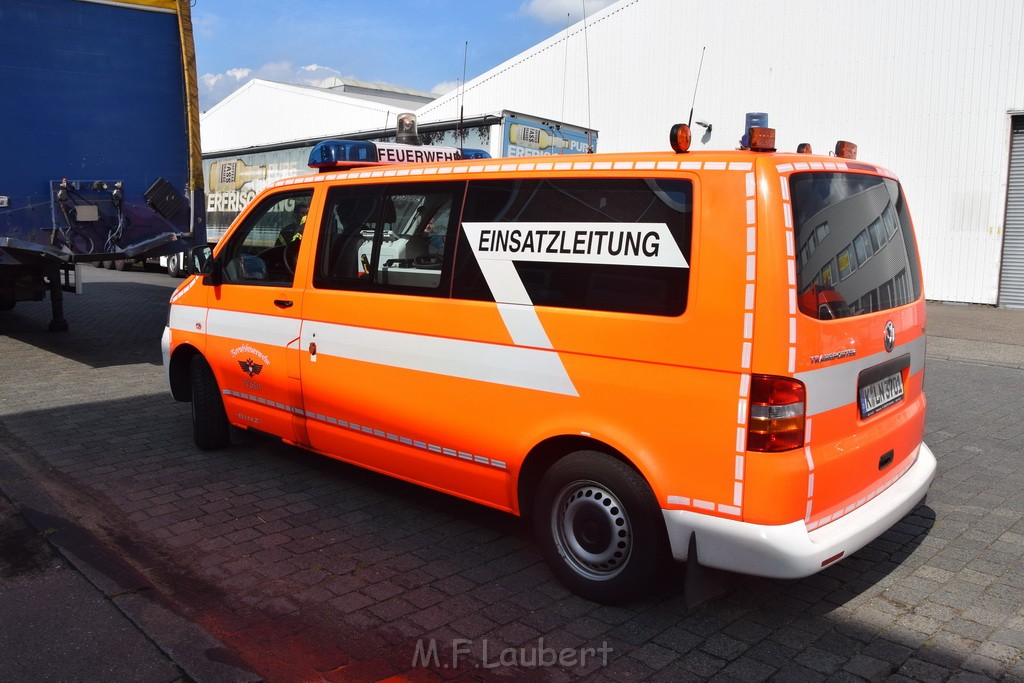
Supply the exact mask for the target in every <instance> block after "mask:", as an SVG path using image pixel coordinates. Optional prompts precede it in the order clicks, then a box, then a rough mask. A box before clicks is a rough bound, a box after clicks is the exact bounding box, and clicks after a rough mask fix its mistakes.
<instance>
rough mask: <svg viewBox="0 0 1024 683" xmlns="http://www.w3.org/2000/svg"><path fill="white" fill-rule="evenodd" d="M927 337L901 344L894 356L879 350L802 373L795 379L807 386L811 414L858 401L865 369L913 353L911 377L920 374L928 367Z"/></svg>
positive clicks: (895, 349)
mask: <svg viewBox="0 0 1024 683" xmlns="http://www.w3.org/2000/svg"><path fill="white" fill-rule="evenodd" d="M925 344H926V339H925V337H923V336H922V337H918V338H917V339H915V340H914V341H911V342H907V343H906V344H900V345H899V346H897V347H896V348H894V349H893V350H892V353H886V352H885V351H879V352H878V353H876V354H874V355H871V356H866V357H864V358H854V359H852V360H848V361H845V362H843V363H839V364H838V365H831V366H828V367H824V368H818V369H815V370H807V371H805V372H798V373H796V375H794V377H795V378H796V379H798V380H800V381H801V382H803V383H804V385H805V386H806V387H807V415H808V416H811V415H817V414H819V413H826V412H828V411H830V410H834V409H836V408H841V407H842V406H845V405H849V404H851V403H856V402H857V377H858V375H860V373H861V371H862V370H867V369H868V368H871V367H874V366H875V365H878V364H879V363H884V362H885V361H887V360H889V359H891V358H896V357H897V356H901V355H903V354H906V353H909V354H910V374H911V375H916V374H917V373H918V372H920V371H921V370H922V369H923V368H924V353H925Z"/></svg>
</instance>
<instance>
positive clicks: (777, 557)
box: [662, 443, 936, 579]
mask: <svg viewBox="0 0 1024 683" xmlns="http://www.w3.org/2000/svg"><path fill="white" fill-rule="evenodd" d="M935 468H936V461H935V456H934V455H933V454H932V452H931V449H929V448H928V446H927V445H926V444H924V443H922V444H921V446H920V448H919V450H918V454H917V460H916V461H915V462H914V464H913V466H912V467H911V468H910V469H909V470H908V471H907V473H906V474H904V475H903V476H902V477H901V478H900V479H899V481H897V482H896V483H894V484H893V485H892V486H890V487H889V488H888V489H886V490H885V491H884V492H883V493H881V494H880V495H879V496H877V497H876V498H874V499H873V500H871V501H870V502H868V503H866V504H865V505H863V506H862V507H860V508H857V509H856V510H854V511H853V512H851V513H850V514H848V515H845V516H844V517H841V518H840V519H838V520H836V521H835V522H832V523H831V524H826V525H824V526H822V527H819V528H817V529H815V530H814V531H812V532H808V531H807V526H806V525H805V524H804V521H803V520H800V521H796V522H792V523H790V524H782V525H778V526H766V525H761V524H750V523H747V522H740V521H737V520H734V519H724V518H721V517H712V516H710V515H704V514H700V513H697V512H692V511H689V510H662V514H663V515H664V517H665V526H666V528H667V530H668V536H669V541H670V543H671V545H672V555H673V557H675V559H677V560H686V555H687V551H688V547H689V541H690V534H691V533H696V534H697V557H698V561H699V562H700V564H702V565H704V566H708V567H716V568H718V569H726V570H729V571H735V572H742V573H744V574H752V575H754V576H764V577H768V578H774V579H799V578H802V577H805V576H810V575H811V574H814V573H815V572H818V571H821V569H822V564H821V563H822V562H824V561H825V560H827V559H829V558H832V557H835V556H836V555H837V554H839V553H843V558H846V557H849V556H850V555H852V554H853V553H855V552H856V551H858V550H860V549H861V548H863V547H864V546H865V545H867V544H868V543H870V542H871V541H873V540H874V539H876V538H878V537H879V536H881V535H882V534H883V533H884V532H885V531H887V530H888V529H889V528H891V527H892V526H893V525H894V524H896V522H898V521H899V520H901V519H903V517H905V516H906V515H907V514H908V513H909V512H910V511H911V510H913V509H914V507H915V506H916V505H917V504H918V503H919V502H921V500H922V499H923V498H924V496H925V494H926V493H927V491H928V486H929V485H930V484H931V481H932V479H933V478H934V477H935Z"/></svg>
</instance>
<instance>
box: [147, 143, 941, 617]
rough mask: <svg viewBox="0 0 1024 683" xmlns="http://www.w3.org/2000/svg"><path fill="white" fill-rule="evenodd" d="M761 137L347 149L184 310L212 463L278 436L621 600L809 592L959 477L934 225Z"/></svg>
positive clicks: (242, 230) (189, 297) (586, 588)
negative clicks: (393, 484)
mask: <svg viewBox="0 0 1024 683" xmlns="http://www.w3.org/2000/svg"><path fill="white" fill-rule="evenodd" d="M749 134H750V137H749V144H748V145H747V146H746V148H743V149H739V150H731V151H714V152H711V151H702V152H689V151H687V149H686V147H687V140H688V129H686V127H685V126H677V127H675V128H674V129H673V135H672V143H673V146H674V148H675V151H671V152H668V151H667V152H654V153H651V152H645V153H634V154H592V155H585V156H564V157H542V158H530V159H491V158H469V159H467V158H463V157H466V156H473V155H466V154H463V153H460V151H459V150H445V149H440V150H439V149H436V148H426V147H424V148H420V149H419V150H418V151H417V150H412V151H410V150H399V149H397V148H396V147H395V146H394V145H391V146H388V145H375V144H374V143H369V142H360V141H350V140H333V141H326V142H323V143H321V144H320V145H318V146H317V147H316V148H315V149H314V150H313V152H312V154H311V159H310V165H311V166H312V167H314V168H317V169H319V172H317V173H315V174H313V175H308V176H304V177H299V178H289V179H286V180H281V181H279V182H277V183H276V184H274V185H273V186H272V187H270V188H268V189H267V190H266V191H264V192H263V193H262V194H261V195H260V196H259V197H258V198H257V199H256V200H255V201H253V202H251V203H250V204H249V206H248V207H247V208H246V210H245V211H244V212H243V213H242V214H241V215H240V216H239V217H238V219H237V220H236V221H235V223H234V224H233V226H232V227H231V229H230V230H229V232H228V233H227V235H226V236H225V238H224V239H222V240H221V242H220V243H219V244H218V245H217V247H216V249H215V250H213V251H212V252H211V251H210V249H209V248H202V249H197V250H196V251H195V252H194V253H193V259H194V265H195V266H196V267H197V268H199V269H201V274H199V275H193V276H192V277H191V278H189V279H188V280H187V281H185V282H184V283H183V284H182V285H181V286H180V287H179V288H178V289H177V291H176V292H175V293H174V295H173V296H172V298H171V306H170V316H169V323H168V326H167V329H166V331H165V333H164V337H163V353H164V364H165V368H166V372H167V377H168V381H169V383H170V388H171V391H172V393H173V395H174V397H175V398H176V399H177V400H179V401H191V403H192V415H193V423H194V433H195V441H196V443H197V444H198V445H199V447H200V448H204V449H212V448H219V447H223V446H227V445H228V444H229V441H230V438H229V437H230V430H231V429H232V428H239V429H245V430H252V431H257V432H261V433H263V434H268V435H271V436H273V437H276V438H278V439H281V440H282V441H284V442H286V443H289V444H294V445H296V446H300V447H302V448H306V449H308V450H311V451H315V452H317V453H321V454H324V455H328V456H330V457H333V458H338V459H340V460H344V461H347V462H350V463H355V464H357V465H361V466H363V467H366V468H369V469H372V470H375V471H378V472H383V473H386V474H389V475H391V476H395V477H398V478H401V479H404V480H406V481H410V482H415V483H418V484H422V485H424V486H428V487H430V488H433V489H436V490H438V491H444V492H446V493H450V494H453V495H456V496H460V497H462V498H465V499H468V500H472V501H476V502H478V503H480V504H483V505H488V506H491V507H494V508H498V509H500V510H505V511H508V512H510V513H513V514H517V515H530V516H532V518H533V520H534V524H535V528H536V533H537V538H538V543H539V544H540V547H541V549H542V551H543V554H544V556H545V558H546V559H547V561H548V563H549V564H550V565H551V568H552V570H553V571H554V573H555V574H556V575H557V576H558V577H559V578H560V579H561V580H562V581H563V582H564V583H565V584H566V585H567V586H568V587H569V588H570V589H572V590H573V591H576V592H577V593H579V594H581V595H584V596H586V597H588V598H591V599H595V600H599V601H604V602H614V601H619V600H623V599H625V598H627V597H629V596H630V595H633V594H635V593H636V592H637V591H639V590H643V589H645V588H646V587H647V586H648V585H649V582H650V580H651V579H653V578H654V576H655V574H656V572H657V571H658V570H659V569H660V568H661V567H662V566H663V564H664V563H663V560H667V559H668V558H675V559H676V560H688V561H690V562H699V563H700V565H704V566H711V567H716V568H722V569H727V570H734V571H738V572H744V573H748V574H755V575H761V576H766V577H780V578H797V577H803V576H807V575H810V574H813V573H814V572H817V571H820V570H821V569H822V568H824V567H827V566H829V565H830V564H831V563H833V562H835V561H837V560H839V559H841V558H843V557H846V556H848V555H850V554H851V553H853V552H855V551H856V550H858V549H859V548H861V547H863V546H864V545H865V544H867V543H869V542H870V541H871V540H873V539H874V538H876V537H877V536H878V535H880V534H881V533H882V532H884V531H885V530H886V529H888V528H889V527H890V526H892V525H893V524H894V523H896V522H897V521H898V520H899V519H901V518H902V517H903V516H904V515H906V514H907V513H908V512H910V511H911V510H912V509H913V508H914V507H915V506H916V505H917V504H918V503H919V502H920V501H921V500H922V499H923V498H924V496H925V494H926V491H927V489H928V486H929V484H930V482H931V480H932V478H933V476H934V473H935V466H936V462H935V458H934V456H933V455H932V453H931V451H930V450H929V448H928V447H927V446H926V445H925V444H924V442H923V440H922V438H923V433H924V424H925V395H924V391H923V389H922V383H923V380H924V365H925V303H924V298H923V295H922V285H921V270H920V265H919V259H918V250H917V246H916V242H915V237H914V233H913V228H912V224H911V219H910V214H909V211H908V208H907V203H906V198H905V197H904V194H903V192H902V190H901V188H900V184H899V182H898V181H897V180H896V178H895V177H894V175H893V174H892V173H891V172H890V171H888V170H886V169H884V168H881V167H879V166H876V165H874V164H870V163H864V162H861V161H857V160H856V159H852V158H848V157H846V156H831V155H829V156H825V155H813V154H795V153H780V152H776V151H775V150H774V149H773V147H774V138H773V133H772V131H771V130H770V129H767V128H759V127H755V128H752V129H750V130H749ZM838 149H839V150H840V152H841V153H842V150H843V149H845V148H838ZM477 156H479V155H477ZM380 158H388V159H397V158H405V159H415V160H419V161H420V162H422V163H406V164H395V163H381V162H379V161H378V160H379V159H380ZM300 216H304V217H305V220H304V223H302V225H301V226H300V225H299V223H298V222H297V220H301V219H300V218H298V217H300ZM282 235H284V237H283V238H282ZM823 292H827V295H826V294H823ZM840 302H841V304H842V305H839V303H840ZM693 553H695V554H696V557H693V556H692V555H693Z"/></svg>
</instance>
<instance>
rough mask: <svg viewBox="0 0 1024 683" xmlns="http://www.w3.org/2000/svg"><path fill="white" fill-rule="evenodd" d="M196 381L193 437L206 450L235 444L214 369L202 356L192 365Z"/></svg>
mask: <svg viewBox="0 0 1024 683" xmlns="http://www.w3.org/2000/svg"><path fill="white" fill-rule="evenodd" d="M189 372H190V373H191V379H192V438H193V439H194V440H195V442H196V445H197V446H199V448H201V449H202V450H204V451H213V450H217V449H219V448H225V447H227V446H228V445H229V444H230V443H231V432H230V427H229V425H228V416H227V413H225V412H224V400H223V399H222V398H221V395H220V388H219V387H218V386H217V378H216V377H214V376H213V370H211V369H210V365H209V363H207V362H206V359H204V358H203V357H202V356H193V357H192V361H191V364H190V365H189Z"/></svg>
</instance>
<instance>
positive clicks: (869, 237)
mask: <svg viewBox="0 0 1024 683" xmlns="http://www.w3.org/2000/svg"><path fill="white" fill-rule="evenodd" d="M789 187H790V195H791V197H792V204H793V223H794V233H795V234H794V237H795V240H796V250H797V287H798V301H799V305H800V310H801V311H802V312H803V313H804V314H806V315H809V316H811V317H812V318H817V319H819V320H833V319H836V318H846V317H850V316H856V315H866V314H868V313H875V312H877V311H884V310H887V309H890V308H896V307H897V306H903V305H905V304H909V303H911V302H913V301H916V300H917V299H918V297H920V296H921V267H920V264H919V261H918V256H917V247H916V243H915V241H914V236H913V232H912V229H911V224H910V215H909V214H908V212H907V207H906V202H905V200H904V198H903V192H902V191H901V189H900V186H899V183H897V182H896V181H894V180H890V179H887V178H882V177H879V176H874V175H862V174H856V173H839V172H834V173H833V172H824V173H798V174H794V175H792V176H791V177H790V180H789Z"/></svg>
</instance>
